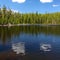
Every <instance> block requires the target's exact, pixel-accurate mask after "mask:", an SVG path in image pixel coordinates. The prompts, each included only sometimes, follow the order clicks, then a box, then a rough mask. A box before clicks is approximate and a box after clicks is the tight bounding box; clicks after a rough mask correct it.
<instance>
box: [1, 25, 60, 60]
mask: <svg viewBox="0 0 60 60" xmlns="http://www.w3.org/2000/svg"><path fill="white" fill-rule="evenodd" d="M0 60H60V26H35V25H31V26H14V27H0Z"/></svg>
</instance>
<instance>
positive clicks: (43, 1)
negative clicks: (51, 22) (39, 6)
mask: <svg viewBox="0 0 60 60" xmlns="http://www.w3.org/2000/svg"><path fill="white" fill-rule="evenodd" d="M40 2H41V3H51V2H53V0H40Z"/></svg>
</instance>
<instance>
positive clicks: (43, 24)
mask: <svg viewBox="0 0 60 60" xmlns="http://www.w3.org/2000/svg"><path fill="white" fill-rule="evenodd" d="M31 25H36V26H60V24H10V25H8V24H7V25H0V26H8V27H10V26H31Z"/></svg>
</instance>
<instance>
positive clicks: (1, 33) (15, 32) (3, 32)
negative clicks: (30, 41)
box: [0, 25, 60, 42]
mask: <svg viewBox="0 0 60 60" xmlns="http://www.w3.org/2000/svg"><path fill="white" fill-rule="evenodd" d="M20 33H26V34H32V35H34V34H35V35H37V34H40V33H43V34H46V35H47V34H53V35H60V26H49V27H47V26H32V25H31V26H14V27H9V28H8V27H0V39H1V40H2V41H3V42H6V40H11V38H12V36H19V34H20Z"/></svg>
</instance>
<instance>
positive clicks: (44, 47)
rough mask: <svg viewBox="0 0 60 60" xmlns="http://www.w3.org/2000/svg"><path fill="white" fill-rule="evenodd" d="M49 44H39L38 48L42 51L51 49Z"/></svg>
mask: <svg viewBox="0 0 60 60" xmlns="http://www.w3.org/2000/svg"><path fill="white" fill-rule="evenodd" d="M51 48H52V47H51V44H40V50H42V51H51Z"/></svg>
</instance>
